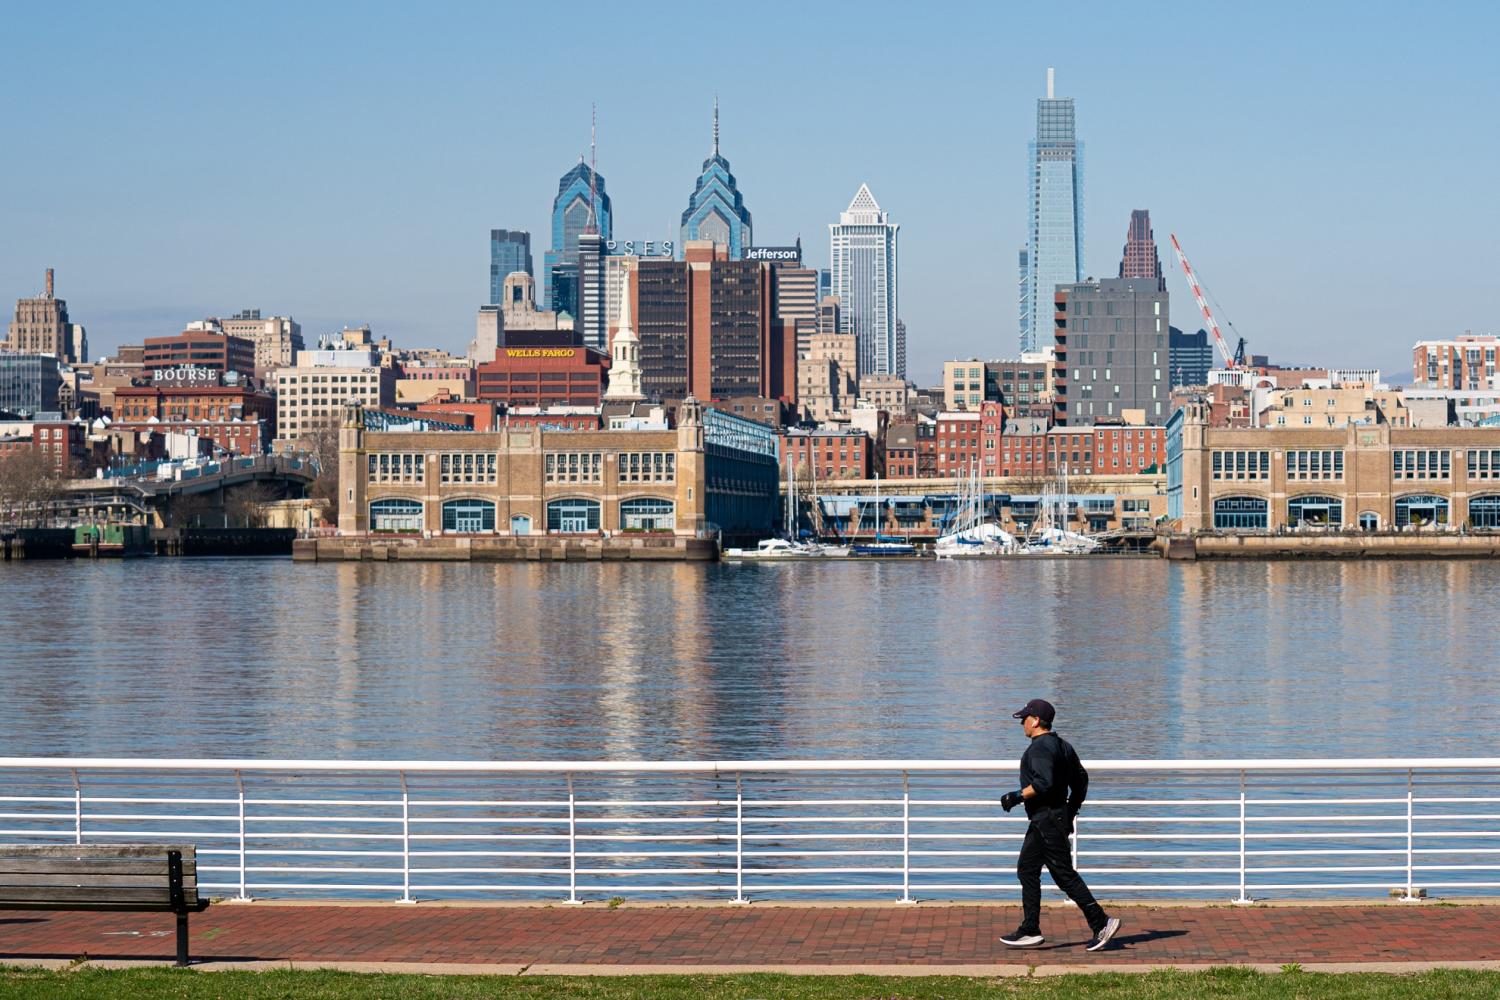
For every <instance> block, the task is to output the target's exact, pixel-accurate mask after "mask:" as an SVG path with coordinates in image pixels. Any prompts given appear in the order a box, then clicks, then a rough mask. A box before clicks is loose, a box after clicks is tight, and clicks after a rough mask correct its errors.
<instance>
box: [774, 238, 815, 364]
mask: <svg viewBox="0 0 1500 1000" xmlns="http://www.w3.org/2000/svg"><path fill="white" fill-rule="evenodd" d="M775 275H776V315H777V316H778V317H779V318H780V319H781V320H782V321H783V322H786V323H791V324H792V325H793V326H795V327H796V328H797V355H798V357H801V356H802V355H803V354H806V353H807V349H808V347H809V346H810V345H811V343H812V337H813V334H815V333H817V332H818V272H817V271H814V270H813V269H812V268H810V267H803V266H802V265H801V263H799V262H796V261H777V262H776V263H775Z"/></svg>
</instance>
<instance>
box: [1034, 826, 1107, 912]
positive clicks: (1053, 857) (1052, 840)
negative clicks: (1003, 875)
mask: <svg viewBox="0 0 1500 1000" xmlns="http://www.w3.org/2000/svg"><path fill="white" fill-rule="evenodd" d="M1071 832H1072V830H1071V824H1070V823H1069V822H1068V811H1067V810H1066V809H1061V808H1058V809H1040V810H1038V811H1037V813H1036V814H1035V815H1034V816H1032V817H1031V825H1030V826H1028V827H1027V828H1026V839H1025V840H1023V841H1022V842H1021V856H1020V857H1019V858H1018V859H1017V860H1016V878H1018V879H1020V880H1021V926H1022V927H1023V928H1024V929H1025V930H1026V931H1027V932H1028V933H1032V934H1040V933H1041V932H1042V926H1041V920H1042V866H1043V865H1046V866H1047V871H1049V872H1051V873H1052V881H1054V882H1056V883H1057V887H1058V888H1059V889H1061V890H1062V891H1063V892H1065V893H1067V895H1068V898H1069V899H1071V900H1072V901H1073V902H1075V903H1077V904H1078V908H1079V909H1080V910H1082V911H1083V916H1084V919H1086V920H1087V921H1088V922H1089V929H1090V930H1092V931H1094V932H1095V933H1098V932H1099V929H1100V928H1102V927H1103V926H1104V923H1105V921H1106V920H1108V919H1109V918H1108V917H1107V916H1105V913H1104V908H1103V907H1101V906H1100V905H1099V903H1098V901H1097V900H1095V899H1094V894H1093V893H1091V892H1089V887H1088V886H1087V885H1084V883H1083V879H1082V878H1081V877H1080V876H1079V874H1078V871H1077V870H1076V869H1075V868H1074V867H1073V853H1072V851H1071V850H1070V848H1069V845H1068V834H1069V833H1071Z"/></svg>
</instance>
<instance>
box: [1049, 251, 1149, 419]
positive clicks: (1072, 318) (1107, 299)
mask: <svg viewBox="0 0 1500 1000" xmlns="http://www.w3.org/2000/svg"><path fill="white" fill-rule="evenodd" d="M1054 304H1055V306H1056V313H1055V318H1054V324H1055V327H1056V334H1055V336H1056V343H1057V347H1056V361H1055V362H1054V365H1053V376H1052V394H1053V415H1054V417H1055V418H1056V420H1057V422H1058V423H1059V424H1068V425H1087V424H1092V423H1094V422H1095V421H1098V420H1119V419H1129V418H1130V417H1131V416H1133V414H1131V413H1130V412H1129V411H1137V412H1138V413H1139V414H1140V416H1141V417H1142V418H1143V419H1144V420H1145V422H1146V423H1151V424H1164V423H1166V421H1167V418H1168V417H1169V416H1171V411H1172V408H1171V405H1170V398H1171V373H1170V371H1169V365H1170V359H1171V356H1170V353H1169V352H1170V345H1169V343H1168V337H1169V329H1170V324H1169V322H1168V321H1169V319H1170V314H1169V312H1168V308H1167V306H1168V300H1167V292H1166V291H1165V290H1164V289H1162V287H1161V282H1160V281H1159V280H1158V279H1156V278H1104V279H1102V280H1098V281H1080V282H1076V283H1074V284H1067V285H1058V286H1057V294H1056V296H1055V299H1054Z"/></svg>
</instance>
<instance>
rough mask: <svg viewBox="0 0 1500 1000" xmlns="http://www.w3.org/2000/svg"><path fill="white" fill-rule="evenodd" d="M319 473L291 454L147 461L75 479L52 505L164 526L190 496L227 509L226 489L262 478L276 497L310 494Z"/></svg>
mask: <svg viewBox="0 0 1500 1000" xmlns="http://www.w3.org/2000/svg"><path fill="white" fill-rule="evenodd" d="M317 476H318V465H317V463H316V462H314V461H313V460H312V459H310V458H306V457H302V458H298V457H293V456H289V455H255V456H240V457H234V458H226V459H219V460H215V461H211V462H145V463H142V464H140V465H135V466H129V467H126V468H122V469H114V470H104V474H103V475H102V476H101V477H100V478H96V479H75V480H72V481H70V482H69V483H67V485H66V487H65V494H64V495H63V496H62V497H60V498H59V499H58V500H56V501H54V502H53V504H52V505H51V506H52V508H53V512H54V514H56V515H57V516H60V517H71V518H83V519H89V520H109V521H129V522H133V523H138V524H152V525H154V526H156V527H164V526H166V525H167V523H168V522H169V521H170V520H171V515H172V511H173V507H174V504H176V503H177V502H179V501H181V499H182V498H184V497H196V496H201V497H204V498H206V499H207V500H208V504H207V506H208V507H210V508H212V509H214V510H218V511H222V510H223V509H224V508H225V498H226V495H227V494H230V493H231V492H232V491H234V490H237V489H242V488H244V487H246V486H251V485H255V484H262V485H265V486H268V487H270V492H272V493H274V495H275V496H274V498H275V499H294V498H298V497H301V496H304V495H305V494H306V491H307V487H308V486H309V485H310V484H311V483H312V481H313V480H314V479H316V478H317Z"/></svg>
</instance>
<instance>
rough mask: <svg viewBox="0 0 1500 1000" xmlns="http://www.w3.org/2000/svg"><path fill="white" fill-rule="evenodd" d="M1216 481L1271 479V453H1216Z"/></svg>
mask: <svg viewBox="0 0 1500 1000" xmlns="http://www.w3.org/2000/svg"><path fill="white" fill-rule="evenodd" d="M1213 477H1214V478H1215V479H1270V478H1271V453H1270V452H1269V451H1216V452H1214V453H1213Z"/></svg>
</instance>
